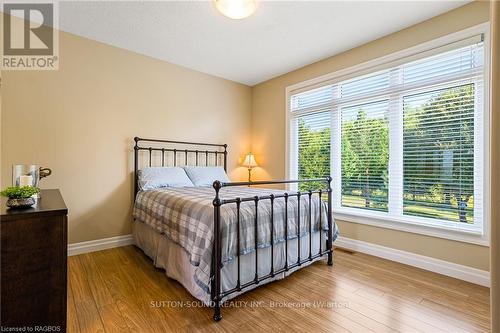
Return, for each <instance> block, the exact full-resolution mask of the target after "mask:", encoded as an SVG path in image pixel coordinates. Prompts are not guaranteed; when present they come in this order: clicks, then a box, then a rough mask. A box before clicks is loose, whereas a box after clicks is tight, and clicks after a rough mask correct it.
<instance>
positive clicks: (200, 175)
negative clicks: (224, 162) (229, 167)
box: [184, 166, 229, 186]
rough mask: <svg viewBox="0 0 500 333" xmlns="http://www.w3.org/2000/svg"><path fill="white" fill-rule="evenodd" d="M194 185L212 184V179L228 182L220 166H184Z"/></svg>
mask: <svg viewBox="0 0 500 333" xmlns="http://www.w3.org/2000/svg"><path fill="white" fill-rule="evenodd" d="M184 170H185V171H186V173H187V175H188V177H189V179H191V181H192V182H193V184H194V186H212V184H213V183H214V181H216V180H218V181H220V182H229V178H228V176H227V174H226V171H224V169H223V168H222V167H203V166H202V167H200V166H198V167H184Z"/></svg>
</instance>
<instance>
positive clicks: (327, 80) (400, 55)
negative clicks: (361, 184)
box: [285, 22, 491, 246]
mask: <svg viewBox="0 0 500 333" xmlns="http://www.w3.org/2000/svg"><path fill="white" fill-rule="evenodd" d="M478 34H484V44H483V45H484V46H483V47H484V57H485V59H484V68H483V82H484V84H483V98H484V100H483V128H481V130H483V132H484V137H483V147H482V149H481V150H482V155H483V156H482V159H483V163H482V168H483V174H482V176H483V179H482V183H483V184H482V189H483V196H484V197H483V221H482V222H483V223H482V230H481V231H480V232H477V231H475V230H461V228H456V229H449V228H446V227H444V226H443V225H439V224H437V223H436V224H425V222H424V223H422V220H425V218H418V219H419V221H420V222H419V223H417V222H415V221H414V219H413V218H412V217H411V216H403V217H395V216H379V214H374V212H372V211H370V212H363V211H362V210H356V209H354V210H355V211H354V212H352V211H351V209H349V208H347V207H340V208H339V207H338V206H337V207H334V208H333V215H334V218H336V219H338V220H342V221H347V222H354V223H359V224H365V225H370V226H376V227H382V228H386V229H392V230H398V231H404V232H410V233H416V234H422V235H427V236H433V237H438V238H443V239H450V240H455V241H460V242H465V243H472V244H477V245H483V246H489V243H490V133H489V127H490V121H489V119H490V112H491V111H490V105H489V104H490V103H489V102H490V101H489V100H490V97H489V95H490V92H489V77H490V73H489V69H490V57H489V54H490V42H489V39H490V31H489V23H488V22H485V23H482V24H479V25H476V26H473V27H470V28H467V29H464V30H461V31H458V32H455V33H452V34H449V35H446V36H443V37H439V38H437V39H434V40H431V41H428V42H424V43H422V44H419V45H416V46H413V47H410V48H407V49H404V50H401V51H397V52H394V53H391V54H388V55H385V56H382V57H379V58H375V59H373V60H369V61H367V62H364V63H361V64H358V65H354V66H351V67H348V68H345V69H341V70H338V71H335V72H332V73H328V74H325V75H322V76H319V77H316V78H313V79H310V80H306V81H303V82H299V83H296V84H293V85H290V86H287V87H286V88H285V106H286V107H285V121H286V126H285V127H286V128H285V173H286V176H287V177H290V176H291V171H292V170H291V165H290V162H291V156H292V155H291V151H290V124H291V119H292V117H291V115H290V111H289V110H290V97H291V95H292V94H296V93H298V92H301V91H306V90H310V89H314V88H318V87H320V86H324V85H327V84H331V83H332V82H339V81H344V80H349V79H350V78H354V77H358V76H363V75H366V74H370V73H375V72H378V71H382V70H384V69H388V68H391V67H394V66H397V65H399V64H401V63H405V62H409V61H412V60H414V58H417V57H418V58H424V57H427V56H430V55H432V54H437V53H441V52H445V51H446V49H447V48H449V45H450V44H454V43H457V42H460V41H463V40H466V39H469V38H473V36H475V35H478ZM404 90H407V89H404ZM410 90H413V89H410ZM378 98H380V96H379V97H378ZM342 104H343V103H342ZM334 108H335V109H337V110H333V111H332V112H335V113H338V104H337V103H335V105H334ZM336 118H337V117H336V116H333V117H332V140H333V139H334V138H335V139H337V136H338V135H340V132H339V131H337V129H340V128H339V127H340V125H341V124H340V123H338V120H336ZM335 149H340V147H335V145H332V153H331V154H330V156H331V157H330V158H331V161H330V162H331V165H332V170H333V168H335V167H337V166H340V161H337V160H335V156H336V153H335V152H334V150H335ZM389 149H391V147H390V146H389ZM337 174H338V173H337ZM337 177H338V176H337ZM339 185H340V179H336V178H335V177H334V184H333V186H339ZM334 192H335V190H334ZM334 200H335V199H334ZM375 213H376V212H375ZM384 214H385V213H384ZM478 230H479V229H478Z"/></svg>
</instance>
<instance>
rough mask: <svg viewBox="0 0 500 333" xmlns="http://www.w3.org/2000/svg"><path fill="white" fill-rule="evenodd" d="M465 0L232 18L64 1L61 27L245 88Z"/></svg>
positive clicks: (186, 7)
mask: <svg viewBox="0 0 500 333" xmlns="http://www.w3.org/2000/svg"><path fill="white" fill-rule="evenodd" d="M467 2H469V1H399V2H396V1H389V2H382V1H368V2H360V1H315V2H312V1H272V2H271V1H259V2H258V8H257V11H256V12H255V14H254V15H252V16H251V17H249V18H247V19H244V20H231V19H228V18H226V17H224V16H222V15H221V14H220V13H219V12H217V11H216V9H215V8H214V6H213V3H212V2H210V1H176V2H167V1H161V2H137V1H124V2H116V1H110V2H108V1H106V2H100V1H97V2H96V1H91V2H80V1H78V2H73V1H69V2H60V6H59V27H60V29H61V30H64V31H68V32H71V33H74V34H76V35H80V36H83V37H87V38H90V39H94V40H97V41H100V42H104V43H107V44H111V45H114V46H118V47H121V48H124V49H127V50H131V51H135V52H138V53H141V54H145V55H148V56H151V57H154V58H158V59H162V60H165V61H168V62H171V63H174V64H178V65H181V66H185V67H188V68H192V69H195V70H198V71H201V72H204V73H208V74H212V75H215V76H219V77H223V78H226V79H229V80H233V81H237V82H241V83H244V84H247V85H250V86H251V85H255V84H257V83H260V82H262V81H265V80H268V79H270V78H273V77H275V76H278V75H280V74H284V73H287V72H289V71H292V70H294V69H297V68H300V67H302V66H304V65H307V64H310V63H313V62H315V61H318V60H320V59H323V58H326V57H328V56H331V55H334V54H337V53H340V52H342V51H345V50H348V49H351V48H353V47H356V46H358V45H361V44H364V43H366V42H369V41H371V40H374V39H377V38H379V37H382V36H384V35H387V34H390V33H392V32H395V31H398V30H401V29H403V28H405V27H408V26H411V25H413V24H415V23H418V22H421V21H423V20H426V19H428V18H431V17H433V16H436V15H439V14H441V13H444V12H446V11H449V10H451V9H453V8H456V7H459V6H462V5H464V4H465V3H467Z"/></svg>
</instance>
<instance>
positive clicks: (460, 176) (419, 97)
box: [288, 36, 485, 233]
mask: <svg viewBox="0 0 500 333" xmlns="http://www.w3.org/2000/svg"><path fill="white" fill-rule="evenodd" d="M484 63H485V61H484V45H483V42H482V36H475V37H471V38H468V39H466V40H461V41H459V42H456V43H454V44H446V45H444V46H442V47H440V48H438V49H433V50H430V51H426V52H422V53H419V54H415V55H413V56H410V57H408V58H407V60H406V61H405V59H399V60H397V61H395V62H394V63H393V65H392V66H391V65H390V64H388V65H387V66H386V68H385V69H383V70H380V69H378V70H377V71H374V72H372V73H368V74H366V72H365V73H364V74H363V75H360V76H356V75H350V78H349V79H347V80H339V81H335V80H332V81H329V82H328V83H327V84H324V85H316V87H314V88H312V89H307V88H302V89H301V91H300V92H298V93H295V94H291V95H290V97H289V98H290V100H289V105H290V108H289V112H290V113H289V115H290V117H289V119H290V126H289V130H290V132H289V142H288V144H289V152H290V153H289V172H290V174H289V176H290V177H292V178H299V179H303V178H316V177H325V176H326V175H328V174H329V175H331V176H332V177H333V179H334V184H333V189H334V192H333V196H334V203H335V205H334V211H336V212H345V213H347V212H348V213H349V214H357V212H359V214H362V215H363V216H366V214H375V215H376V216H378V217H380V216H387V217H388V218H390V219H391V220H394V219H396V220H398V221H401V222H408V223H413V224H422V225H433V226H439V227H443V228H447V229H453V230H460V231H468V232H473V233H481V232H482V231H483V217H484V215H483V211H482V210H483V201H484V196H485V195H484V187H483V179H484V175H483V173H484V166H483V162H484V146H485V144H484V143H485V138H484V135H483V134H484V128H485V123H484V110H483V108H484V92H483V86H484V82H483V80H484V78H483V73H484ZM379 68H380V67H379ZM299 189H301V190H302V189H307V188H305V187H301V188H299Z"/></svg>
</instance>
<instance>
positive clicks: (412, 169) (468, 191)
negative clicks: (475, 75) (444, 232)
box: [403, 84, 474, 223]
mask: <svg viewBox="0 0 500 333" xmlns="http://www.w3.org/2000/svg"><path fill="white" fill-rule="evenodd" d="M473 114H474V85H473V84H468V85H463V86H459V87H454V88H450V89H446V90H442V91H440V92H439V93H438V94H435V96H433V97H431V98H430V99H429V100H428V101H427V102H426V103H424V104H423V105H421V106H420V107H417V108H411V107H406V108H405V120H404V139H403V146H404V150H405V151H406V152H405V155H404V158H403V159H404V182H405V184H404V188H405V192H409V193H411V194H412V196H413V198H412V199H413V201H415V200H416V198H415V195H416V194H419V193H420V194H425V195H427V196H428V197H431V195H432V192H433V191H436V186H440V187H442V193H443V195H442V197H441V200H439V201H440V204H441V205H443V204H445V205H446V206H448V207H451V206H452V203H451V201H452V200H456V202H457V213H458V220H459V221H460V222H463V223H467V210H468V202H469V200H470V199H471V197H472V196H473V193H474V117H473ZM434 197H435V196H434Z"/></svg>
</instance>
